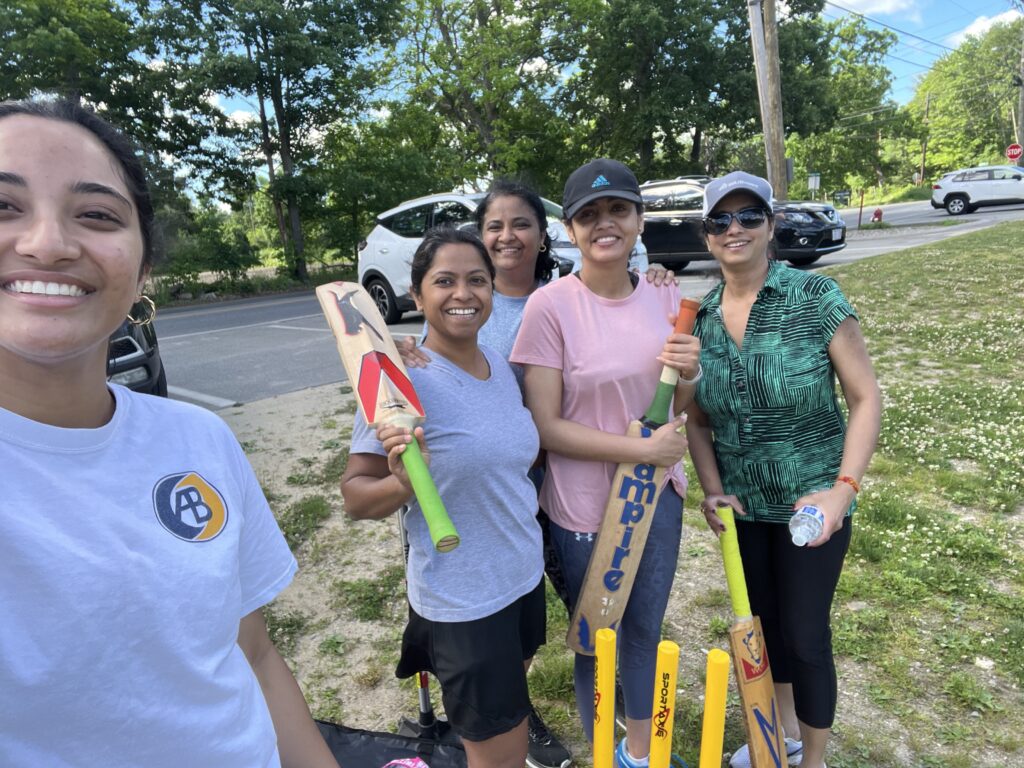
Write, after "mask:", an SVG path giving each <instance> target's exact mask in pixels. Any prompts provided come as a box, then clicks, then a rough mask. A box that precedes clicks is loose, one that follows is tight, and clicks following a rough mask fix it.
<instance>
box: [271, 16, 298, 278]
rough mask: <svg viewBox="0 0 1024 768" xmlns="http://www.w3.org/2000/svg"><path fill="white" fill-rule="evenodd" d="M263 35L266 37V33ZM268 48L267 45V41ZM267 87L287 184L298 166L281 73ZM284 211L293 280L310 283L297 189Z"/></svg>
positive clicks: (288, 190)
mask: <svg viewBox="0 0 1024 768" xmlns="http://www.w3.org/2000/svg"><path fill="white" fill-rule="evenodd" d="M263 34H266V33H265V31H263ZM264 44H266V41H264ZM267 79H268V84H269V85H270V102H271V104H273V105H274V120H275V121H276V122H277V138H278V143H279V147H278V151H280V153H281V171H282V173H283V174H284V177H285V178H286V179H288V180H292V179H294V178H295V162H294V160H293V158H292V127H291V124H290V123H289V122H288V117H287V115H286V110H285V104H284V93H283V91H284V89H283V88H282V83H281V78H280V75H279V74H278V73H268V77H267ZM284 202H285V207H286V208H287V209H288V224H289V225H290V230H291V231H290V234H291V243H292V252H291V269H292V277H294V278H295V279H296V280H301V281H302V282H307V281H308V280H309V271H308V270H307V269H306V257H305V241H304V240H303V237H302V221H301V219H300V218H299V201H298V199H297V198H296V196H295V189H294V187H292V186H291V185H289V186H288V187H287V188H286V190H285V195H284Z"/></svg>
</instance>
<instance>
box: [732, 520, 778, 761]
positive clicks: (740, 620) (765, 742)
mask: <svg viewBox="0 0 1024 768" xmlns="http://www.w3.org/2000/svg"><path fill="white" fill-rule="evenodd" d="M715 511H716V512H717V513H718V516H719V517H720V518H721V520H722V523H723V524H724V525H725V530H724V531H723V532H722V534H721V535H720V536H719V543H720V544H721V545H722V560H723V561H724V562H725V580H726V582H727V583H728V585H729V596H730V598H731V599H732V612H733V615H734V616H735V621H734V622H733V625H732V628H731V629H730V630H729V646H730V648H731V649H732V663H733V668H734V669H735V671H736V687H737V688H738V689H739V692H740V700H741V703H742V710H743V727H744V729H745V730H746V732H747V744H748V745H749V748H750V764H751V766H753V768H782V767H783V766H785V765H787V764H788V763H787V759H786V744H785V739H784V734H783V732H782V723H780V722H779V707H778V702H777V701H776V698H775V685H774V684H773V682H772V670H771V667H770V666H769V665H768V651H767V649H766V648H765V645H764V633H763V632H762V631H761V619H760V618H758V617H757V616H753V615H752V614H751V611H750V599H749V597H748V596H747V582H746V579H745V577H744V575H743V560H742V558H741V557H740V545H739V540H738V539H737V537H736V517H735V515H734V514H733V510H732V507H718V508H717V509H716V510H715Z"/></svg>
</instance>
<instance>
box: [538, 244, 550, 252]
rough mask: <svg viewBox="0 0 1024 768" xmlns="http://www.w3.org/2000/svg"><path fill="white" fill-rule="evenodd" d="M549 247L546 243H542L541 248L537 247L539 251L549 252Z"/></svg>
mask: <svg viewBox="0 0 1024 768" xmlns="http://www.w3.org/2000/svg"><path fill="white" fill-rule="evenodd" d="M547 252H548V247H547V246H546V245H544V243H541V244H540V248H538V249H537V253H547Z"/></svg>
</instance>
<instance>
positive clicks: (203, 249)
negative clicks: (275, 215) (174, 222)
mask: <svg viewBox="0 0 1024 768" xmlns="http://www.w3.org/2000/svg"><path fill="white" fill-rule="evenodd" d="M167 258H168V262H167V264H166V265H163V266H162V269H161V272H162V273H164V274H168V275H173V276H175V277H177V278H183V279H186V280H187V279H192V280H195V279H197V278H198V276H199V274H200V273H201V272H214V273H218V274H221V275H223V276H225V277H227V278H229V279H231V280H235V281H237V280H240V279H241V278H242V277H243V276H244V274H245V272H246V270H248V269H250V268H251V267H255V266H256V265H258V264H259V257H258V255H257V253H256V251H255V249H254V248H253V247H252V246H251V245H250V244H249V241H248V239H247V237H246V234H245V232H244V230H243V229H241V228H240V227H239V226H238V222H237V220H234V219H232V218H231V217H229V216H228V215H227V214H226V213H224V212H222V211H220V210H218V209H217V208H215V207H214V206H213V205H212V204H209V203H207V204H206V205H203V206H200V207H198V208H197V209H193V211H192V216H191V219H190V220H188V221H186V222H185V223H184V224H183V225H182V226H180V227H179V228H177V231H176V232H175V238H174V242H173V245H172V247H171V248H170V249H169V251H168V254H167Z"/></svg>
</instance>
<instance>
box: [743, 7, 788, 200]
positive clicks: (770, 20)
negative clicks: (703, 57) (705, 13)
mask: <svg viewBox="0 0 1024 768" xmlns="http://www.w3.org/2000/svg"><path fill="white" fill-rule="evenodd" d="M761 3H762V0H747V12H748V15H749V16H750V44H751V47H752V48H753V52H754V71H755V73H756V75H757V96H758V103H759V105H760V107H761V128H762V131H763V133H764V152H765V161H766V163H765V164H766V165H767V167H768V181H769V182H771V185H772V189H773V190H774V192H775V197H776V198H778V199H779V200H784V199H785V198H786V194H787V190H788V186H789V185H788V181H787V179H786V143H785V137H784V135H783V129H782V85H781V82H780V77H779V38H778V23H777V21H776V16H775V0H764V3H765V5H764V13H763V15H762V9H761Z"/></svg>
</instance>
